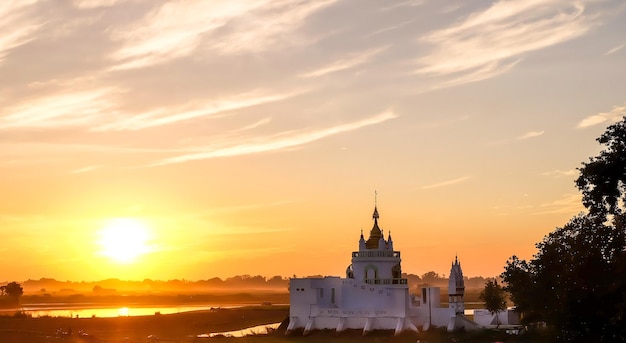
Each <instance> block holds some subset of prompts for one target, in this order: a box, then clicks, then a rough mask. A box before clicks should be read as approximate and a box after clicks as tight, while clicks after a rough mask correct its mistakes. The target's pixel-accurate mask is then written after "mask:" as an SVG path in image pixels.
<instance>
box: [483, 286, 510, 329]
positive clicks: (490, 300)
mask: <svg viewBox="0 0 626 343" xmlns="http://www.w3.org/2000/svg"><path fill="white" fill-rule="evenodd" d="M478 298H479V299H480V300H481V301H484V302H485V308H486V309H487V311H489V312H490V313H491V314H496V323H497V324H498V325H500V323H499V322H498V316H497V313H498V312H500V311H502V310H505V309H506V294H505V291H504V289H503V288H502V286H500V285H499V284H498V281H496V280H495V279H494V280H489V281H487V283H486V284H485V289H483V290H482V291H481V292H480V295H479V296H478Z"/></svg>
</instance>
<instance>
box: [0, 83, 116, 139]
mask: <svg viewBox="0 0 626 343" xmlns="http://www.w3.org/2000/svg"><path fill="white" fill-rule="evenodd" d="M115 92H117V90H115V89H112V88H102V89H94V90H86V91H67V92H64V93H61V94H57V95H51V96H47V97H43V98H39V99H35V100H32V99H28V100H27V101H24V102H23V103H21V104H16V105H14V106H13V107H10V108H7V109H0V129H8V128H19V127H31V128H32V127H34V128H55V127H64V126H79V125H88V124H90V123H93V122H95V121H97V120H99V119H101V118H102V117H103V116H104V115H105V114H107V113H109V112H110V111H114V105H113V103H111V101H110V100H109V97H110V96H111V95H112V94H113V93H115Z"/></svg>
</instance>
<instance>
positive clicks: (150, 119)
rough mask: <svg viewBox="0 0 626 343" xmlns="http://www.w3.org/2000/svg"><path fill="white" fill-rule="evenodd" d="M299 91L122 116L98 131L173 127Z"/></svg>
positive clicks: (244, 95)
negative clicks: (183, 122) (174, 124)
mask: <svg viewBox="0 0 626 343" xmlns="http://www.w3.org/2000/svg"><path fill="white" fill-rule="evenodd" d="M304 92H305V91H304V90H296V91H291V92H285V93H270V92H267V91H260V90H256V91H251V92H246V93H241V94H237V95H234V96H228V97H224V98H220V99H214V100H211V101H208V102H205V103H195V104H186V105H181V106H176V107H174V108H169V107H168V108H159V109H154V110H151V111H148V112H144V113H140V114H135V115H128V114H125V115H120V116H119V118H118V119H116V120H113V121H112V122H110V123H107V124H104V125H100V126H98V127H96V128H95V129H94V130H95V131H109V130H141V129H145V128H149V127H155V126H162V125H167V124H173V123H176V122H179V121H184V120H190V119H194V118H199V117H205V116H211V115H216V114H218V113H222V112H227V111H234V110H238V109H243V108H247V107H252V106H257V105H261V104H266V103H270V102H275V101H280V100H285V99H287V98H291V97H293V96H296V95H299V94H302V93H304Z"/></svg>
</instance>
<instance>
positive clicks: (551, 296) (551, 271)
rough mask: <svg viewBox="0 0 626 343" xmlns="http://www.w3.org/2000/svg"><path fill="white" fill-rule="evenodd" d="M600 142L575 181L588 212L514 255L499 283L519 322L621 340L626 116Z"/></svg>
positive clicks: (625, 325) (580, 337) (566, 337)
mask: <svg viewBox="0 0 626 343" xmlns="http://www.w3.org/2000/svg"><path fill="white" fill-rule="evenodd" d="M598 141H599V142H600V143H601V144H605V145H606V146H607V147H606V149H605V150H603V151H601V152H600V155H599V156H596V157H592V158H590V161H589V162H588V163H583V167H582V168H580V169H579V170H580V176H579V177H578V179H577V180H576V185H577V186H578V188H579V189H580V190H581V191H582V193H583V205H585V207H586V208H587V209H588V213H581V214H579V215H577V216H575V217H574V218H572V219H571V220H570V221H569V223H567V224H566V225H565V226H563V227H562V228H557V229H556V230H555V231H553V232H551V233H550V234H548V235H547V236H545V237H544V239H543V240H542V241H541V242H539V243H537V245H536V247H537V249H538V253H537V254H536V255H535V256H534V258H533V259H532V260H530V261H529V262H526V261H524V260H519V259H518V258H517V257H516V256H513V257H511V258H510V259H509V261H507V264H506V266H505V271H504V272H503V273H502V278H503V280H504V281H505V282H506V283H507V287H506V290H508V291H509V293H510V294H511V299H512V300H513V302H514V303H515V304H516V306H517V310H518V312H520V313H521V314H522V319H523V320H524V321H526V322H528V321H545V322H546V323H548V324H549V325H551V326H553V327H554V328H555V329H556V334H557V337H556V338H557V339H558V340H561V341H594V342H620V341H622V342H623V341H626V277H625V276H624V275H626V274H625V272H626V230H625V227H626V226H625V223H626V215H625V213H624V204H625V201H624V200H625V198H626V117H625V118H624V119H623V120H622V121H621V122H619V123H616V124H615V125H611V126H610V127H609V128H608V129H607V131H606V132H605V133H604V134H603V135H602V136H600V138H598Z"/></svg>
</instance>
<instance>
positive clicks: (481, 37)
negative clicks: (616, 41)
mask: <svg viewBox="0 0 626 343" xmlns="http://www.w3.org/2000/svg"><path fill="white" fill-rule="evenodd" d="M583 13H584V6H583V5H581V4H579V3H576V4H570V3H567V2H563V1H557V0H532V1H503V0H502V1H498V2H495V3H493V4H492V5H491V6H490V7H489V8H487V9H486V10H484V11H480V12H476V13H474V14H472V15H470V16H469V17H467V19H465V20H464V21H462V22H459V23H457V24H455V25H453V26H451V27H448V28H445V29H442V30H438V31H434V32H431V33H430V34H427V35H425V36H423V37H422V38H421V41H423V42H426V43H429V44H431V45H432V46H433V49H432V51H431V52H430V53H429V54H427V55H426V56H424V57H422V58H420V59H418V60H417V63H418V64H419V67H418V69H417V70H416V72H417V73H421V74H431V75H436V76H437V75H438V76H453V77H454V78H455V79H459V81H456V82H452V83H451V84H450V85H449V86H453V85H457V84H460V83H467V82H473V81H478V80H483V79H485V78H488V77H493V76H496V75H499V74H501V73H502V72H503V71H506V70H509V69H511V68H512V67H513V66H514V65H515V63H517V61H519V59H520V57H521V56H522V55H524V54H525V53H528V52H531V51H534V50H539V49H543V48H546V47H549V46H552V45H555V44H558V43H561V42H565V41H567V40H571V39H573V38H576V37H579V36H581V35H583V34H585V33H586V32H587V31H588V30H589V29H590V28H591V25H592V21H591V20H590V19H588V18H586V17H585V16H584V15H583ZM512 60H514V61H515V62H511V61H512ZM476 71H482V72H478V73H477V72H476ZM466 74H469V75H472V74H473V75H474V76H473V77H471V76H470V77H467V78H466V79H464V78H465V75H466ZM461 81H464V82H461Z"/></svg>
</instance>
